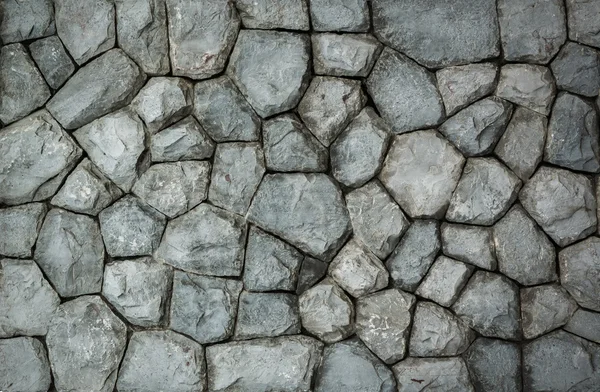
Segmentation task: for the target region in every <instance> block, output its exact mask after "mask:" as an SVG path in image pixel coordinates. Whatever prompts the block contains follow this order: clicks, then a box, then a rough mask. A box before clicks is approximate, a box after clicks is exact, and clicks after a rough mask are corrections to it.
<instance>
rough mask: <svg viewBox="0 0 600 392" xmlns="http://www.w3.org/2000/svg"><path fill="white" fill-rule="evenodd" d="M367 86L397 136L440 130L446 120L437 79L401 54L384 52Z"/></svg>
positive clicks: (388, 50)
mask: <svg viewBox="0 0 600 392" xmlns="http://www.w3.org/2000/svg"><path fill="white" fill-rule="evenodd" d="M382 1H383V0H382ZM486 1H487V0H486ZM374 4H375V3H374ZM390 6H391V5H390ZM366 86H367V90H368V91H369V94H370V95H371V98H372V99H373V102H374V103H375V106H377V109H379V112H380V113H381V117H383V119H384V120H386V121H387V122H388V124H390V125H391V127H392V130H393V131H394V132H395V133H405V132H409V131H413V130H415V129H420V128H427V127H432V126H436V125H438V124H439V123H441V122H442V121H443V120H444V105H443V103H442V98H441V97H440V93H439V92H438V90H437V87H436V83H435V77H434V75H433V74H432V73H431V72H429V71H427V70H426V69H425V68H423V67H421V66H419V65H418V64H417V63H415V62H414V61H412V60H411V59H410V58H408V57H406V56H404V55H403V54H400V53H399V52H396V51H394V50H392V49H389V48H387V47H386V48H384V50H383V52H382V53H381V56H379V59H378V60H377V62H376V63H375V67H374V68H373V71H372V72H371V75H370V76H369V77H368V79H367V82H366Z"/></svg>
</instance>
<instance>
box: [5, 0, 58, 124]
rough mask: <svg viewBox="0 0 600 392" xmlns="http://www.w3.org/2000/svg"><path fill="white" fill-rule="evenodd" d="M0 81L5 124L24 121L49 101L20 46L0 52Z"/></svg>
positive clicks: (23, 49)
mask: <svg viewBox="0 0 600 392" xmlns="http://www.w3.org/2000/svg"><path fill="white" fill-rule="evenodd" d="M8 1H11V2H12V0H8ZM0 79H1V80H2V89H1V90H0V121H2V122H3V123H5V124H8V123H11V122H13V121H15V120H19V119H21V118H23V117H25V116H26V115H28V114H29V113H31V112H32V111H34V110H35V109H37V108H39V107H40V106H43V105H44V104H45V103H46V101H47V100H48V98H50V89H49V88H48V85H47V84H46V82H45V81H44V78H43V77H42V75H41V74H40V71H39V70H38V69H37V68H36V66H35V63H34V62H33V60H32V59H31V57H30V56H29V53H27V50H26V49H25V47H24V46H23V45H21V44H12V45H6V46H3V47H2V49H0ZM25 92H26V93H25Z"/></svg>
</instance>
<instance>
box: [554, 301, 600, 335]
mask: <svg viewBox="0 0 600 392" xmlns="http://www.w3.org/2000/svg"><path fill="white" fill-rule="evenodd" d="M563 329H564V330H565V331H568V332H571V333H573V334H575V335H578V336H581V337H582V338H585V339H587V340H591V341H592V342H595V343H600V313H597V312H590V311H588V310H584V309H581V308H579V309H577V311H575V313H574V314H573V316H572V317H571V319H570V320H569V322H568V323H567V324H566V325H565V326H564V327H563Z"/></svg>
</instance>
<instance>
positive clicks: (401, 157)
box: [379, 130, 465, 219]
mask: <svg viewBox="0 0 600 392" xmlns="http://www.w3.org/2000/svg"><path fill="white" fill-rule="evenodd" d="M464 163H465V158H464V157H463V156H462V154H461V153H460V152H459V151H458V150H457V149H456V148H455V147H454V146H453V145H452V144H450V143H449V142H448V141H447V140H446V139H445V138H443V137H442V136H441V135H440V134H439V133H437V132H436V131H433V130H428V131H417V132H410V133H407V134H404V135H399V136H396V137H395V138H394V139H392V144H391V147H390V148H389V151H388V154H387V157H386V158H385V161H384V163H383V167H382V169H381V172H380V173H379V179H380V180H381V182H382V183H383V185H384V186H385V187H386V188H387V189H388V191H389V192H390V194H391V195H392V196H393V197H394V199H395V200H396V201H397V202H398V204H400V206H401V207H402V208H403V209H404V211H406V213H407V214H408V215H410V216H411V217H412V218H422V217H427V218H429V217H433V218H438V219H439V218H442V217H443V216H444V214H445V213H446V209H447V208H448V204H449V203H450V198H451V197H452V192H453V191H454V189H455V188H456V184H458V180H459V179H460V176H461V171H462V168H463V165H464Z"/></svg>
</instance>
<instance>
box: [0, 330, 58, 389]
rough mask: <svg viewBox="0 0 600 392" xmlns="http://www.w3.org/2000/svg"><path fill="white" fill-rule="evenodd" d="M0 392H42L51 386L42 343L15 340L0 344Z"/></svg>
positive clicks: (0, 341)
mask: <svg viewBox="0 0 600 392" xmlns="http://www.w3.org/2000/svg"><path fill="white" fill-rule="evenodd" d="M0 363H2V368H0V388H2V390H6V391H27V392H46V391H48V389H49V388H50V384H51V383H52V376H51V375H50V363H49V362H48V356H47V354H46V349H45V348H44V345H43V344H42V342H40V341H39V340H37V339H33V338H26V337H18V338H14V339H3V340H0Z"/></svg>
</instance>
